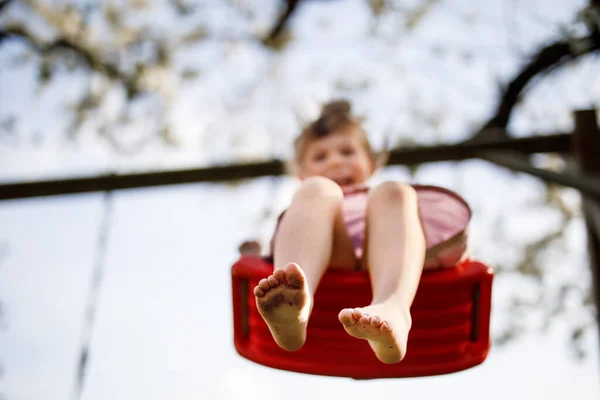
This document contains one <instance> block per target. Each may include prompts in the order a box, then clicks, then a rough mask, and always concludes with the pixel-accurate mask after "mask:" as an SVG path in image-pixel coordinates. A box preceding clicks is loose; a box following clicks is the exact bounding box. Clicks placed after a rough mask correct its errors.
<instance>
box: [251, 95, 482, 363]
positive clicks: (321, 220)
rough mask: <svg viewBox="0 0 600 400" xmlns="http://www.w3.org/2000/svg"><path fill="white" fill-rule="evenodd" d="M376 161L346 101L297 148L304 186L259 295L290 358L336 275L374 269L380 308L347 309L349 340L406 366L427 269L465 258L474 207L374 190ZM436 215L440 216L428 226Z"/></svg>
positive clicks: (389, 186) (433, 195)
mask: <svg viewBox="0 0 600 400" xmlns="http://www.w3.org/2000/svg"><path fill="white" fill-rule="evenodd" d="M376 161H377V160H376V155H375V153H374V152H373V151H372V149H371V147H370V145H369V142H368V140H367V136H366V134H365V132H364V130H363V129H362V127H361V124H360V122H359V121H358V120H357V119H356V118H354V117H353V116H352V115H351V113H350V104H349V103H348V102H346V101H335V102H331V103H329V104H327V105H325V106H324V108H323V111H322V113H321V116H320V117H319V118H318V119H317V120H316V121H314V122H313V123H311V124H309V125H308V126H307V127H306V128H305V129H304V131H303V132H302V134H301V135H300V136H299V138H298V139H297V140H296V143H295V164H296V165H295V166H296V168H297V175H298V178H300V180H301V181H302V184H301V186H300V188H299V189H298V191H297V192H296V193H295V195H294V197H293V200H292V203H291V205H290V207H289V208H288V209H287V210H286V211H285V213H284V214H283V215H282V217H281V218H280V222H279V224H278V227H277V229H276V232H275V235H274V237H273V242H272V251H273V259H274V266H275V269H274V271H273V274H272V275H270V276H269V277H267V278H264V279H262V280H261V281H260V282H259V284H258V286H256V287H255V288H254V294H255V296H256V304H257V307H258V310H259V312H260V314H261V315H262V317H263V319H264V320H265V322H266V323H267V325H268V326H269V329H270V331H271V334H272V335H273V338H274V339H275V341H276V342H277V344H278V345H279V346H280V347H282V348H283V349H285V350H288V351H295V350H298V349H300V348H301V347H302V345H303V344H304V342H305V340H306V328H307V324H308V320H309V317H310V313H311V309H312V305H313V295H314V293H315V291H316V289H317V286H318V284H319V281H320V279H321V277H322V276H323V273H324V272H325V270H326V269H327V267H328V266H335V267H336V268H346V269H367V270H368V271H369V276H370V279H371V286H372V289H373V300H372V302H371V304H370V305H366V306H365V307H362V308H353V309H352V308H345V309H343V310H341V311H340V313H339V320H340V322H341V323H342V325H343V326H344V328H345V330H346V331H347V332H348V334H349V335H351V336H354V337H356V338H360V339H365V340H368V341H369V344H370V345H371V348H372V349H373V351H374V353H375V355H376V356H377V358H378V359H379V360H380V361H382V362H384V363H388V364H392V363H397V362H400V361H401V360H402V359H403V358H404V356H405V354H406V343H407V338H408V333H409V330H410V328H411V323H412V321H411V315H410V307H411V304H412V302H413V299H414V296H415V292H416V290H417V287H418V285H419V281H420V277H421V272H422V270H423V266H424V265H425V266H426V267H427V266H452V265H455V264H456V263H457V262H458V261H460V259H461V258H462V257H464V255H465V252H466V229H465V228H466V225H467V223H468V220H469V219H470V210H469V207H468V206H467V205H466V203H465V202H464V201H463V200H462V199H460V197H458V195H456V194H454V193H452V192H450V191H447V190H445V189H441V188H435V187H419V186H414V187H413V186H409V185H406V184H402V183H399V182H385V183H382V184H380V185H378V186H377V187H375V188H372V189H369V188H368V186H367V185H366V183H367V180H368V179H369V178H370V177H371V176H372V174H373V173H374V171H375V169H376V165H377V162H376ZM431 211H437V217H433V218H427V217H426V216H427V215H435V214H436V213H433V212H431ZM340 290H344V288H343V287H340Z"/></svg>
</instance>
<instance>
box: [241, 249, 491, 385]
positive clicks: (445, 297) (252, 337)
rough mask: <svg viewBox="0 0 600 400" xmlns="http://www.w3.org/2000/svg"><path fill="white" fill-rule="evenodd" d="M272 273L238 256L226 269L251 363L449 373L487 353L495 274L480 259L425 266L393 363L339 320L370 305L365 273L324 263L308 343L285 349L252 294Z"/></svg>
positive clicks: (386, 373) (363, 374)
mask: <svg viewBox="0 0 600 400" xmlns="http://www.w3.org/2000/svg"><path fill="white" fill-rule="evenodd" d="M272 271H273V265H272V264H271V263H269V262H268V261H265V260H264V259H262V258H260V257H257V256H242V257H241V258H240V259H239V260H238V261H237V262H236V263H235V264H234V265H233V267H232V269H231V276H232V295H233V328H234V344H235V348H236V350H237V352H238V353H239V354H240V355H241V356H242V357H245V358H247V359H249V360H252V361H254V362H256V363H259V364H262V365H265V366H269V367H272V368H277V369H282V370H288V371H294V372H301V373H307V374H316V375H327V376H341V377H351V378H354V379H374V378H399V377H417V376H428V375H440V374H448V373H452V372H457V371H461V370H464V369H467V368H471V367H474V366H476V365H478V364H481V363H482V362H483V361H484V360H485V358H486V356H487V353H488V350H489V347H490V338H489V336H490V335H489V325H490V310H491V293H492V280H493V276H494V272H493V269H492V268H490V267H488V266H486V265H485V264H482V263H480V262H477V261H471V260H467V261H465V262H462V263H461V264H459V265H457V266H455V267H453V268H446V269H440V270H425V271H424V272H423V275H422V277H421V282H420V284H419V288H418V291H417V294H416V297H415V301H414V303H413V306H412V309H411V312H412V316H413V327H412V330H411V332H410V334H409V339H408V351H407V355H406V357H405V359H404V360H403V361H402V362H400V363H398V364H393V365H386V364H383V363H381V362H380V361H378V360H377V359H376V358H375V355H374V354H373V352H372V351H371V348H370V346H369V345H368V343H367V341H365V340H360V339H356V338H353V337H351V336H349V335H348V334H347V333H346V331H345V330H344V328H343V327H342V325H341V323H340V322H339V321H338V318H337V315H338V313H339V311H340V310H341V309H342V308H347V307H361V306H364V305H366V304H369V303H370V301H371V287H370V283H369V275H368V272H366V271H347V270H344V271H342V270H333V269H329V270H328V271H327V272H326V273H325V275H324V276H323V279H322V280H321V283H320V285H319V289H318V290H317V292H316V293H315V304H314V307H313V311H312V314H311V319H310V321H309V325H308V331H307V340H306V343H305V345H304V346H303V347H302V348H301V349H300V350H298V351H295V352H288V351H285V350H283V349H281V348H279V347H278V346H277V344H276V343H275V341H274V340H273V338H272V336H271V333H270V332H269V329H268V327H267V325H266V324H265V322H264V321H263V319H262V317H261V316H260V314H259V313H258V310H257V308H256V301H255V298H254V294H253V289H254V287H255V286H256V285H257V284H258V282H259V280H260V279H262V278H264V277H266V276H268V275H270V274H271V273H272Z"/></svg>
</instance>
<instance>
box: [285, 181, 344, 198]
mask: <svg viewBox="0 0 600 400" xmlns="http://www.w3.org/2000/svg"><path fill="white" fill-rule="evenodd" d="M294 197H295V198H301V199H323V198H336V199H339V200H340V201H341V199H342V198H343V197H344V194H343V192H342V189H341V188H340V187H339V185H338V184H337V183H335V182H334V181H332V180H331V179H328V178H325V177H322V176H311V177H310V178H307V179H305V180H304V181H303V182H302V185H300V188H299V189H298V191H297V192H296V194H295V196H294Z"/></svg>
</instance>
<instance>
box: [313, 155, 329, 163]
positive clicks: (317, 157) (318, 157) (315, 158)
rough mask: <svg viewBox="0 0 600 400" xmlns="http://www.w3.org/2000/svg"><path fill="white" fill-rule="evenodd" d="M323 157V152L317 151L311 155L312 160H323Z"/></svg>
mask: <svg viewBox="0 0 600 400" xmlns="http://www.w3.org/2000/svg"><path fill="white" fill-rule="evenodd" d="M325 158H326V154H325V153H317V154H315V155H314V156H313V160H315V161H324V160H325Z"/></svg>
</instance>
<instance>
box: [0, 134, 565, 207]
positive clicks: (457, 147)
mask: <svg viewBox="0 0 600 400" xmlns="http://www.w3.org/2000/svg"><path fill="white" fill-rule="evenodd" d="M570 143H571V142H570V134H565V133H559V134H554V135H549V136H534V137H527V138H519V139H501V140H489V141H483V140H479V141H466V142H462V143H458V144H454V145H439V146H428V147H416V148H406V149H396V150H393V151H391V152H390V156H389V161H388V165H415V164H420V163H427V162H438V161H460V160H465V159H469V158H476V157H477V155H478V152H482V151H490V150H509V149H510V150H514V151H518V152H520V153H521V154H534V153H568V152H570V149H571V147H570ZM285 173H286V168H285V162H284V161H282V160H271V161H266V162H260V163H245V164H231V165H224V166H213V167H208V168H198V169H188V170H177V171H162V172H146V173H136V174H123V175H103V176H94V177H82V178H71V179H62V180H47V181H38V182H20V183H5V184H2V185H0V200H9V199H21V198H28V197H39V196H51V195H63V194H75V193H88V192H99V191H107V190H120V189H134V188H145V187H155V186H165V185H178V184H185V183H198V182H227V181H235V180H240V179H248V178H257V177H262V176H278V175H284V174H285Z"/></svg>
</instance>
